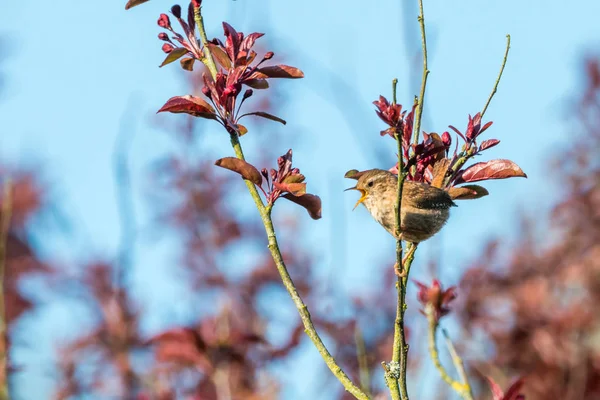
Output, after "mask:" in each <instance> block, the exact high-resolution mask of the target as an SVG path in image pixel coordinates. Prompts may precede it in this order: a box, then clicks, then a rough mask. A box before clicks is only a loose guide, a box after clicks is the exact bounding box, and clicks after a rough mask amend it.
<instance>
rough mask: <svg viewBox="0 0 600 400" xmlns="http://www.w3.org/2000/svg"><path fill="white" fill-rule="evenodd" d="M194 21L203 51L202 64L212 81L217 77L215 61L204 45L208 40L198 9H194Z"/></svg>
mask: <svg viewBox="0 0 600 400" xmlns="http://www.w3.org/2000/svg"><path fill="white" fill-rule="evenodd" d="M194 20H195V21H196V25H198V32H200V42H201V43H202V48H203V51H204V59H203V60H202V62H203V63H204V65H206V68H208V70H209V71H210V75H211V76H212V77H213V80H215V79H216V76H217V65H216V64H215V60H214V58H213V56H212V53H211V52H210V49H209V48H208V46H207V45H206V44H207V43H208V38H207V37H206V30H205V29H204V19H203V18H202V13H201V11H200V7H194Z"/></svg>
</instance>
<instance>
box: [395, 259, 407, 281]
mask: <svg viewBox="0 0 600 400" xmlns="http://www.w3.org/2000/svg"><path fill="white" fill-rule="evenodd" d="M403 264H404V263H403ZM394 273H395V274H396V276H397V277H398V278H404V277H405V276H406V271H405V270H404V268H400V266H399V265H398V261H396V263H395V264H394Z"/></svg>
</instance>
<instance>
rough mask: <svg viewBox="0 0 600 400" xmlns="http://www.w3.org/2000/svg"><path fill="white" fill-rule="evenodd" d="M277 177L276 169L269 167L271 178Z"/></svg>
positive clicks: (273, 179)
mask: <svg viewBox="0 0 600 400" xmlns="http://www.w3.org/2000/svg"><path fill="white" fill-rule="evenodd" d="M276 179H277V171H275V170H274V169H271V180H272V181H275V180H276Z"/></svg>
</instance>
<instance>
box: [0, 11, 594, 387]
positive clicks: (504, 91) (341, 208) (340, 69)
mask: <svg viewBox="0 0 600 400" xmlns="http://www.w3.org/2000/svg"><path fill="white" fill-rule="evenodd" d="M121 3H124V2H120V1H114V0H113V1H110V2H82V1H61V2H31V1H20V2H8V1H5V2H2V4H1V5H0V37H1V38H2V39H3V41H4V43H6V44H7V45H8V46H7V48H3V49H2V51H7V57H6V58H5V59H4V61H1V64H0V71H1V73H2V74H3V75H4V78H5V86H4V88H3V91H2V93H1V94H0V121H2V128H1V129H2V132H1V133H0V158H1V159H3V160H4V159H8V160H9V161H11V162H13V161H14V162H16V163H21V164H32V165H42V166H43V170H44V172H45V175H46V178H47V180H48V181H49V182H50V183H51V184H52V186H53V197H54V198H55V200H57V201H58V202H59V203H60V204H59V206H60V209H61V210H63V212H64V213H65V214H66V217H67V218H68V219H71V220H73V221H75V224H76V225H77V226H78V228H77V231H76V232H75V233H74V235H73V238H71V240H69V241H68V242H67V243H64V242H59V241H55V240H50V241H48V242H46V243H44V248H43V249H42V250H43V251H44V252H45V253H46V254H48V255H52V256H53V257H56V255H57V254H58V257H59V258H61V259H62V260H63V261H66V262H70V263H73V264H75V262H76V261H77V260H80V259H82V258H86V257H88V258H90V257H93V255H92V256H90V255H89V254H84V253H83V250H84V249H89V246H88V245H89V244H90V243H92V244H93V248H94V249H95V250H96V251H97V254H106V253H107V252H111V253H114V252H115V250H116V247H117V243H118V240H119V225H118V215H117V207H116V202H115V183H114V179H113V172H112V155H113V149H114V145H115V140H116V136H117V133H118V131H119V128H120V126H121V122H122V121H125V125H126V126H127V127H129V128H130V129H131V130H132V131H133V132H134V136H133V139H132V143H131V159H130V163H131V168H132V172H133V190H134V193H135V200H136V210H137V211H136V215H137V218H138V225H139V226H140V227H141V226H144V225H147V224H148V222H149V221H150V218H151V213H150V212H149V211H148V208H147V206H148V204H147V201H145V199H144V191H146V190H148V188H147V181H145V174H147V170H148V166H149V164H150V163H151V162H152V161H153V160H156V159H157V158H159V157H160V155H161V154H164V152H165V149H172V148H173V144H172V141H171V140H170V139H169V137H168V135H167V134H165V132H164V131H163V130H160V129H157V128H156V127H155V124H154V123H153V121H156V118H163V119H162V120H163V121H169V119H168V118H171V117H169V116H166V117H162V116H161V117H154V116H153V113H154V112H155V110H157V109H158V108H159V107H160V106H161V105H162V104H163V103H164V101H165V100H166V99H168V98H169V97H171V96H173V95H178V94H185V93H184V85H183V79H181V73H180V71H179V70H178V69H177V68H175V67H174V66H171V67H166V68H162V69H159V68H158V65H159V64H160V62H161V61H162V58H163V54H162V52H161V51H160V45H161V43H160V42H159V41H158V40H157V39H156V35H157V33H158V32H159V29H158V27H157V26H156V24H155V21H156V19H157V17H158V15H159V14H160V13H161V12H165V11H167V10H168V9H169V8H170V6H171V5H172V3H171V2H166V1H163V0H152V1H150V2H148V3H146V4H144V5H142V6H140V7H137V8H134V9H132V10H130V11H128V12H125V11H124V7H123V6H124V4H121ZM413 3H414V4H413ZM416 15H417V10H416V0H415V1H414V2H409V1H406V0H405V1H389V0H384V1H377V2H360V3H359V2H356V4H355V5H352V4H349V2H342V1H338V0H336V1H329V2H323V1H315V0H307V1H303V2H281V1H263V2H257V1H249V0H238V1H215V0H205V1H204V16H205V21H206V25H207V31H208V36H209V37H214V36H217V35H221V34H222V30H221V26H220V22H221V21H223V20H227V21H228V22H229V23H230V24H231V25H233V26H234V27H235V28H236V29H238V30H241V31H243V32H252V31H267V32H266V33H267V38H268V40H269V45H270V46H271V47H272V49H273V51H275V53H276V54H280V55H282V56H285V59H286V63H289V64H291V65H294V66H298V67H299V68H301V69H302V70H303V71H304V72H305V74H306V78H305V79H304V80H301V81H283V82H277V83H276V85H278V86H279V87H281V88H283V90H285V91H286V94H287V96H288V99H287V108H286V109H285V110H283V112H281V113H280V114H281V115H280V116H281V117H283V118H284V119H286V120H287V121H288V125H287V126H285V127H279V126H274V127H273V128H272V131H273V134H276V135H280V143H281V154H283V153H284V152H285V151H286V150H287V148H288V147H293V148H294V161H295V164H296V165H297V166H298V167H299V168H301V170H302V172H303V173H304V174H305V175H306V176H307V177H308V182H309V188H310V191H311V192H313V193H317V194H319V195H320V196H321V197H322V199H323V219H321V220H320V221H317V222H313V221H312V220H309V219H308V217H306V216H305V214H303V213H304V212H303V211H302V210H295V209H293V208H292V206H291V205H288V204H286V205H280V206H279V207H278V209H276V213H275V217H276V219H277V218H280V217H282V216H283V215H284V214H285V213H287V212H290V211H297V212H299V213H300V215H301V217H302V218H303V220H304V223H306V224H307V225H308V224H310V229H311V232H312V233H313V234H312V235H311V237H310V238H306V240H307V241H309V242H310V243H311V245H312V248H313V249H314V251H315V255H318V256H319V257H320V258H321V259H322V260H323V261H322V268H323V269H324V271H332V269H333V271H335V269H337V268H339V269H340V270H341V269H343V271H344V274H343V276H344V278H343V279H342V280H341V281H340V282H339V284H340V285H341V288H342V290H343V291H345V292H347V293H351V292H352V291H353V290H355V289H356V288H357V287H362V286H364V285H373V284H375V283H376V278H375V275H376V274H373V271H372V270H371V269H370V268H369V267H368V265H369V263H372V262H373V260H374V261H376V264H377V265H379V264H381V261H385V260H388V259H390V260H391V261H390V263H391V262H393V248H394V242H393V240H392V239H391V238H390V237H389V235H388V234H387V233H386V232H385V231H384V230H383V229H381V228H380V227H379V226H377V224H376V223H374V222H373V221H371V220H370V217H369V216H368V214H367V212H366V210H364V209H362V208H360V209H357V210H356V211H354V212H351V209H352V206H353V204H354V202H355V201H356V198H355V196H352V194H349V193H345V194H344V193H343V192H342V189H343V188H345V187H347V185H348V182H345V181H344V179H343V174H344V172H345V171H346V170H348V169H352V168H357V169H368V168H376V167H379V168H388V167H389V166H390V165H391V160H392V157H393V154H394V143H393V141H391V140H385V139H380V138H379V134H378V132H379V130H380V129H381V128H382V123H381V122H380V121H379V120H378V118H377V117H376V115H375V113H374V112H373V106H372V105H371V102H372V101H373V100H375V99H376V98H377V97H378V96H379V95H380V94H383V95H385V96H388V97H389V96H390V92H391V80H392V79H393V78H394V77H397V78H398V79H399V82H400V83H399V92H398V99H399V102H401V103H404V104H410V103H411V101H412V96H413V95H414V94H415V93H416V92H417V88H418V86H419V83H420V82H419V79H420V69H419V68H420V61H419V60H420V59H419V58H418V54H419V53H418V51H419V49H420V44H419V41H418V40H419V38H418V25H417V22H416ZM598 15H600V2H598V1H595V0H587V1H579V2H577V4H576V5H574V4H567V3H565V2H559V1H541V0H531V1H528V2H523V1H517V0H507V1H503V2H481V1H476V0H466V1H461V2H448V1H445V0H425V18H426V23H427V30H428V39H429V69H430V70H431V74H430V76H429V80H428V94H427V97H426V105H425V108H426V110H425V115H424V120H423V129H424V130H425V131H428V132H429V131H437V132H441V131H443V130H446V129H447V126H448V125H454V126H456V127H457V128H459V129H461V130H462V129H464V127H465V126H466V121H467V114H469V113H470V114H475V113H476V112H477V111H479V110H481V108H482V107H483V105H484V103H485V101H486V99H487V96H488V94H489V92H490V90H491V88H492V86H493V83H494V81H495V79H496V75H497V73H498V69H499V66H500V62H501V59H502V55H503V52H504V47H505V40H506V39H505V35H506V34H507V33H510V34H511V36H512V48H511V52H510V55H509V60H508V64H507V66H506V70H505V74H504V77H503V79H502V82H501V83H500V87H499V91H498V93H497V94H496V96H495V98H494V100H493V102H492V105H491V107H490V108H489V110H488V112H487V114H486V116H485V119H486V120H493V121H494V125H493V126H492V128H490V130H488V131H487V132H486V135H488V136H487V137H488V138H491V137H494V138H498V139H501V141H502V143H501V144H500V145H499V146H498V147H496V148H494V149H493V150H490V151H489V152H488V154H486V157H490V158H509V159H512V160H514V161H515V162H517V163H518V164H519V165H520V166H521V167H522V168H523V170H524V171H525V172H526V173H527V174H528V175H529V179H528V180H522V179H514V180H508V181H498V182H491V183H489V184H488V183H486V184H485V186H486V187H487V188H488V189H489V191H490V193H491V194H490V196H488V197H487V198H484V199H481V200H478V201H473V202H462V203H460V206H459V207H458V208H457V209H455V210H453V215H452V218H451V220H450V222H449V223H448V225H447V226H446V227H445V228H444V229H443V231H442V232H441V233H440V235H438V237H436V238H435V239H433V240H431V241H430V242H427V243H424V244H423V245H422V246H421V248H420V250H419V253H418V255H417V263H416V268H415V269H414V271H415V277H416V278H421V279H428V278H429V276H428V275H427V271H426V268H425V265H426V262H427V260H429V259H431V258H433V257H443V258H444V263H443V265H442V270H441V272H440V275H441V277H442V278H443V279H444V281H445V282H447V283H448V284H453V283H456V282H457V281H458V279H459V278H460V273H461V270H462V268H464V267H465V266H468V264H469V260H470V259H472V257H474V256H475V255H476V254H477V253H478V251H479V249H480V246H481V244H482V243H484V242H485V240H486V239H487V238H490V237H494V236H505V235H510V233H511V232H515V231H516V221H517V218H518V215H519V213H524V212H526V211H527V210H538V212H539V210H542V212H543V211H544V210H546V209H547V208H548V207H549V205H551V204H552V202H553V201H554V200H555V199H556V198H557V196H558V194H557V192H556V188H557V184H558V182H555V181H554V180H553V177H552V174H551V173H550V172H549V170H548V161H549V157H551V156H552V155H554V154H557V153H558V152H559V151H560V148H561V146H562V145H563V144H564V143H566V142H567V141H568V139H569V137H568V134H569V124H568V120H567V117H568V115H569V113H570V112H569V111H570V110H569V102H568V99H569V98H573V97H574V96H576V92H577V88H578V83H579V79H580V77H581V73H580V72H581V70H582V69H581V66H582V62H583V57H584V56H585V55H586V54H594V53H595V54H598V53H599V52H598V45H599V44H600V25H599V24H598V23H597V16H598ZM415 68H416V69H415ZM411 71H412V73H411ZM126 113H127V115H126V116H125V117H124V114H126ZM177 118H179V116H177ZM212 128H215V127H212ZM207 131H208V132H201V133H200V134H204V133H206V134H214V133H215V132H216V131H217V130H216V128H215V129H207ZM216 138H217V136H215V140H214V141H211V145H212V146H214V147H215V148H216V149H217V154H219V155H221V156H225V155H230V152H231V150H230V148H229V144H228V140H226V139H225V137H223V140H222V141H221V142H219V141H218V140H217V139H216ZM243 144H244V145H245V146H246V147H247V148H248V149H249V150H248V151H247V152H249V154H250V159H251V160H252V158H253V156H252V152H251V149H257V148H259V146H260V143H257V139H256V137H252V135H251V134H249V135H247V136H246V137H244V138H243ZM386 146H387V147H386ZM374 149H377V150H374ZM382 154H383V156H382ZM385 157H387V159H385ZM257 158H258V157H257V156H256V159H257ZM340 226H344V227H345V229H343V232H340V229H338V227H340ZM505 238H507V239H508V240H509V241H510V236H506V237H505ZM356 243H361V244H362V246H357V245H356ZM138 247H139V248H140V249H143V250H144V251H143V254H139V255H138V257H139V258H138V264H139V265H144V271H143V273H142V272H140V271H136V273H135V279H136V287H138V291H139V293H140V297H141V298H143V299H145V300H146V301H147V302H148V303H149V304H152V305H153V306H155V307H157V308H158V309H161V308H164V307H167V306H165V303H167V302H168V301H167V300H168V299H169V298H171V297H172V296H173V295H174V294H175V293H176V292H177V288H178V286H177V284H176V283H168V282H166V283H164V280H162V279H161V278H160V277H162V276H165V274H167V273H168V271H166V267H165V266H163V265H162V264H161V260H165V259H167V257H168V255H169V254H172V252H173V250H172V248H171V245H170V244H169V240H168V239H166V240H163V241H161V242H159V243H157V244H156V245H152V246H148V244H144V243H140V244H138ZM340 260H342V263H343V265H340ZM419 266H421V268H419ZM147 284H152V285H158V286H157V287H158V288H159V290H157V291H154V292H153V293H152V294H150V293H147V291H144V289H143V287H144V286H145V285H147ZM410 295H413V296H414V293H412V294H410ZM410 295H409V296H410ZM169 306H170V305H169ZM168 309H169V308H168V307H167V309H166V310H168ZM49 312H50V313H61V312H62V313H67V314H68V312H67V311H65V310H51V311H49ZM52 315H56V314H52ZM177 318H178V317H177V313H175V317H174V319H175V320H177ZM162 324H164V321H160V320H149V321H148V330H153V329H157V328H159V327H161V326H162ZM52 329H53V330H56V332H57V334H58V333H61V332H62V331H64V329H61V328H59V327H54V328H52ZM62 333H64V332H62ZM290 398H292V397H290Z"/></svg>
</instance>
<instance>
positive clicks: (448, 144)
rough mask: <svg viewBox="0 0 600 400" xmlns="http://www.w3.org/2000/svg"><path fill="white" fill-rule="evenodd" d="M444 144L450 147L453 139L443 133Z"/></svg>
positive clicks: (446, 133)
mask: <svg viewBox="0 0 600 400" xmlns="http://www.w3.org/2000/svg"><path fill="white" fill-rule="evenodd" d="M442 143H443V144H444V146H445V147H450V145H451V144H452V138H451V137H450V134H449V133H448V132H444V133H442Z"/></svg>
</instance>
